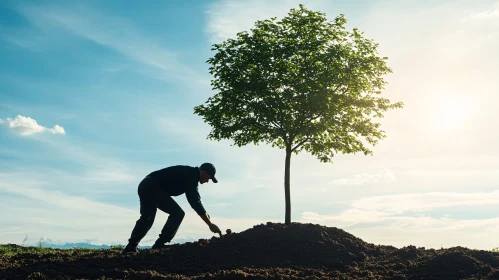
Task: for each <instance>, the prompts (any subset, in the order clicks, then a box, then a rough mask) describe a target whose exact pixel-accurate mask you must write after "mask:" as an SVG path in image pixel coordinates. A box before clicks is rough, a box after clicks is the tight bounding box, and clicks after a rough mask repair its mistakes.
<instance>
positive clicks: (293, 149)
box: [291, 136, 310, 152]
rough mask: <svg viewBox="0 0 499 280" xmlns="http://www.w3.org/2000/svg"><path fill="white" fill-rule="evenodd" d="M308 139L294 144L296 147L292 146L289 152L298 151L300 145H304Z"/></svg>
mask: <svg viewBox="0 0 499 280" xmlns="http://www.w3.org/2000/svg"><path fill="white" fill-rule="evenodd" d="M309 140H310V138H309V137H308V136H307V139H305V140H303V141H301V142H300V143H298V144H296V146H294V147H293V148H292V149H291V151H292V152H294V151H295V150H296V149H298V148H299V147H301V145H303V144H305V143H306V142H307V141H309Z"/></svg>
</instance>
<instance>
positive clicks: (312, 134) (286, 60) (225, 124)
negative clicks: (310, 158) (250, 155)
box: [194, 5, 402, 162]
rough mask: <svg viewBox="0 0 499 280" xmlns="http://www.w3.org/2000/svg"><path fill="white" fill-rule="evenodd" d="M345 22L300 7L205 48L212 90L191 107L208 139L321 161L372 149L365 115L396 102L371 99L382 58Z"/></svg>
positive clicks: (374, 133)
mask: <svg viewBox="0 0 499 280" xmlns="http://www.w3.org/2000/svg"><path fill="white" fill-rule="evenodd" d="M346 22H347V21H346V19H345V17H344V16H343V15H340V16H338V17H337V18H336V19H335V20H334V21H333V22H328V21H327V19H326V17H325V15H324V14H323V13H320V12H313V11H311V10H308V9H306V8H305V7H304V6H303V5H300V8H299V9H292V10H291V11H290V13H289V14H288V16H287V17H284V18H283V19H282V20H281V21H277V19H276V18H271V19H268V20H262V21H257V22H256V24H255V25H256V26H255V28H254V29H251V33H248V32H240V33H238V34H237V38H236V39H228V40H226V41H225V42H223V43H221V44H215V45H213V48H212V50H214V51H216V54H215V55H214V56H213V57H212V58H210V59H208V63H210V64H211V65H212V66H211V67H210V73H211V74H212V75H213V76H214V80H212V86H213V89H214V90H216V91H217V93H216V94H215V95H214V96H212V97H210V98H209V99H208V100H207V101H206V104H204V105H199V106H196V107H195V108H194V113H196V114H198V115H200V116H202V117H203V118H204V121H205V122H207V123H209V124H210V125H211V126H212V130H211V132H210V134H209V135H208V138H210V139H213V140H218V141H219V140H221V139H233V141H234V144H235V145H237V146H244V145H247V144H249V143H254V144H256V145H257V144H258V143H260V142H264V143H268V144H271V145H272V146H277V147H279V148H287V147H288V148H291V150H292V152H295V153H298V152H299V151H301V150H306V151H308V152H310V153H311V154H313V155H315V156H317V158H318V159H319V160H320V161H322V162H332V157H333V156H334V154H335V153H338V152H341V153H356V152H362V153H364V154H366V155H367V154H372V151H370V150H369V149H368V148H367V147H366V146H365V145H364V143H363V142H362V139H361V138H360V137H363V139H364V140H366V141H367V142H368V143H370V144H372V145H375V144H376V143H377V142H378V139H382V138H384V137H385V134H384V131H382V130H380V124H379V123H375V122H373V121H372V119H373V118H375V117H383V115H382V112H384V111H386V110H388V109H392V108H401V107H402V103H391V102H390V101H389V100H388V99H385V98H382V97H380V96H379V95H380V94H381V91H382V90H383V88H384V86H385V84H386V82H385V81H384V80H383V76H384V75H385V74H387V73H390V72H391V69H390V68H389V67H388V66H387V65H386V61H387V58H385V57H379V56H378V53H377V47H378V44H376V43H374V42H373V41H372V40H368V39H365V38H364V37H363V35H362V33H361V32H359V31H358V30H357V29H353V31H352V32H349V31H347V30H346V28H345V24H346Z"/></svg>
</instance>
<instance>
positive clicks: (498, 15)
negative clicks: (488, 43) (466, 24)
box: [465, 2, 499, 21]
mask: <svg viewBox="0 0 499 280" xmlns="http://www.w3.org/2000/svg"><path fill="white" fill-rule="evenodd" d="M495 19H499V2H498V3H496V4H495V5H494V6H493V7H491V8H490V9H488V10H485V11H481V12H477V13H473V14H471V15H469V16H468V17H467V18H465V21H466V20H479V21H486V20H495Z"/></svg>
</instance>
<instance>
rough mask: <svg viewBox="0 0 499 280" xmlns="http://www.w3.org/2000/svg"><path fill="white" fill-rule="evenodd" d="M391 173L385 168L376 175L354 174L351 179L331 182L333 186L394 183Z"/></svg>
mask: <svg viewBox="0 0 499 280" xmlns="http://www.w3.org/2000/svg"><path fill="white" fill-rule="evenodd" d="M395 181H396V179H395V176H394V175H393V173H392V172H391V171H390V170H389V169H387V168H385V169H383V170H382V171H380V172H378V173H376V174H369V173H361V174H356V175H354V176H353V178H340V179H335V180H333V181H332V184H334V185H364V184H370V183H373V184H379V183H391V182H395Z"/></svg>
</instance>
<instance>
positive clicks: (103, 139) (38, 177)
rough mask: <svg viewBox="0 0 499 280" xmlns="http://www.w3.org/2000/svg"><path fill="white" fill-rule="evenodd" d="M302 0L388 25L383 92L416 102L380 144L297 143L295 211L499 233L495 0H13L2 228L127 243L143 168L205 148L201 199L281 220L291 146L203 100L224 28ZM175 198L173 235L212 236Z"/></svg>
mask: <svg viewBox="0 0 499 280" xmlns="http://www.w3.org/2000/svg"><path fill="white" fill-rule="evenodd" d="M300 3H302V4H304V5H305V6H306V7H307V8H310V9H313V10H317V11H321V12H324V13H326V15H327V17H328V19H330V20H333V19H334V18H335V17H336V16H338V15H339V14H344V15H345V17H346V18H347V20H348V23H347V28H348V29H349V30H351V29H353V28H359V29H360V30H361V31H362V32H364V36H365V37H367V38H369V39H373V40H374V41H376V42H377V43H379V48H378V50H379V53H380V55H381V56H386V57H388V58H389V60H388V65H389V67H391V68H392V70H393V73H391V74H389V75H387V76H386V77H385V79H386V81H387V82H388V85H387V87H386V89H385V90H384V92H383V96H384V97H386V98H389V99H390V100H392V101H402V102H403V103H404V104H405V105H404V108H403V109H396V110H391V111H389V112H387V113H385V117H384V118H383V119H382V120H380V122H381V123H382V129H383V130H384V131H385V132H386V135H387V137H386V138H385V139H383V140H381V141H380V143H379V144H378V145H376V146H375V147H373V148H372V150H373V152H374V155H372V156H365V155H363V154H351V155H337V156H335V158H334V161H333V163H332V164H331V163H321V162H319V160H317V159H316V158H314V157H313V156H311V155H310V154H307V153H305V152H302V153H300V154H299V155H293V156H292V159H291V207H292V213H291V214H292V215H291V217H292V221H293V222H301V223H313V224H320V225H326V226H331V227H338V228H341V229H343V230H345V231H347V232H348V233H351V234H353V235H355V236H357V237H359V238H361V239H363V240H364V241H366V242H369V243H374V244H382V245H392V246H396V247H403V246H408V245H415V246H418V247H427V248H437V249H438V248H449V247H453V246H464V247H468V248H474V249H485V250H490V249H492V248H494V247H498V246H499V239H498V236H499V188H498V187H499V147H498V146H497V145H496V143H497V139H498V138H499V129H498V128H497V126H496V125H495V124H496V123H497V122H498V121H499V114H497V109H496V106H497V104H499V103H498V102H499V94H498V93H499V79H498V78H497V77H499V70H498V68H497V65H499V53H498V52H497V50H498V49H499V2H498V1H497V0H493V1H492V0H491V1H488V0H480V1H479V0H466V1H463V0H441V1H430V0H423V1H421V0H417V1H416V0H407V1H398V0H397V1H395V0H393V1H390V0H380V1H367V0H365V1H360V0H355V1H331V0H324V1H320V0H309V1H294V0H290V1H284V0H277V1H263V0H245V1H242V0H241V1H235V0H216V1H201V0H197V1H196V0H193V1H147V4H144V3H142V2H140V3H139V2H123V1H117V0H110V1H78V2H76V1H75V2H71V3H69V2H67V1H36V2H33V1H2V2H1V3H0V213H2V214H0V225H1V228H2V230H1V231H0V243H15V244H21V243H22V242H23V240H24V239H25V238H26V237H27V239H28V241H27V243H30V242H31V243H36V242H37V241H38V240H40V239H43V240H50V241H52V242H54V243H64V242H88V243H92V244H108V245H115V244H126V242H127V239H128V238H129V236H130V233H131V231H132V229H133V227H134V225H135V221H136V220H137V219H138V218H139V200H138V196H137V185H138V183H139V182H140V181H141V180H142V178H143V177H144V176H146V175H147V174H148V173H150V172H152V171H154V170H157V169H161V168H164V167H167V166H170V165H177V164H185V165H191V166H199V165H200V164H201V163H203V162H212V163H214V164H215V166H216V167H217V178H218V180H219V183H218V184H213V183H211V182H210V183H208V184H203V185H200V187H199V190H200V193H201V197H202V202H203V204H204V206H205V208H206V209H207V211H208V213H209V214H210V216H211V218H212V221H213V222H214V223H215V224H217V225H218V226H219V227H220V228H221V229H222V230H223V231H225V229H228V228H230V229H232V230H233V231H235V232H240V231H243V230H246V229H249V228H251V227H253V226H254V225H257V224H261V223H266V222H269V221H272V222H284V217H285V212H284V210H285V204H284V159H285V152H284V151H283V150H279V149H277V148H272V147H270V146H268V145H264V144H261V145H259V146H254V145H248V146H245V147H240V148H239V147H235V146H231V143H232V142H231V141H230V140H224V141H220V142H216V141H211V140H208V139H207V135H208V133H209V132H210V129H211V128H210V127H209V125H208V124H205V123H204V122H203V120H202V118H201V117H199V116H197V115H194V114H193V107H194V106H197V105H200V104H202V103H204V102H205V101H206V100H207V99H208V98H209V97H210V96H212V95H213V94H214V93H215V92H214V91H213V90H212V89H211V86H210V80H211V79H212V77H211V76H210V74H209V72H208V68H209V65H208V64H207V63H206V60H207V59H208V58H209V57H211V56H212V55H214V53H213V52H212V51H211V50H210V49H211V45H212V44H215V43H221V42H223V41H224V40H226V39H227V38H233V37H235V35H236V33H237V32H240V31H248V30H249V29H250V28H252V27H253V24H254V22H255V21H256V20H261V19H267V18H270V17H274V16H275V17H278V18H281V17H283V16H285V15H286V14H287V13H288V11H289V10H290V9H291V8H297V7H298V5H299V4H300ZM175 200H176V201H177V202H178V203H179V205H180V206H181V207H182V208H183V209H184V210H185V212H186V217H185V219H184V222H183V223H182V225H181V227H180V229H179V231H178V233H177V235H176V237H175V239H174V240H173V242H182V241H185V240H197V239H199V238H211V237H212V236H214V234H213V233H211V232H210V230H209V228H208V227H207V226H206V225H205V224H204V222H203V221H202V220H201V219H200V218H199V217H198V216H197V214H196V213H195V212H194V210H193V209H192V208H191V207H190V206H189V204H188V203H187V200H186V198H185V196H178V197H175ZM167 217H168V216H167V214H164V213H162V212H158V215H157V216H156V221H155V224H154V226H153V227H152V228H151V230H150V231H149V233H148V235H147V236H146V237H145V238H144V239H143V240H142V243H141V245H150V244H152V243H153V242H154V240H155V239H156V238H157V236H158V234H159V232H160V230H161V228H162V226H163V224H164V223H165V221H166V219H167Z"/></svg>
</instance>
